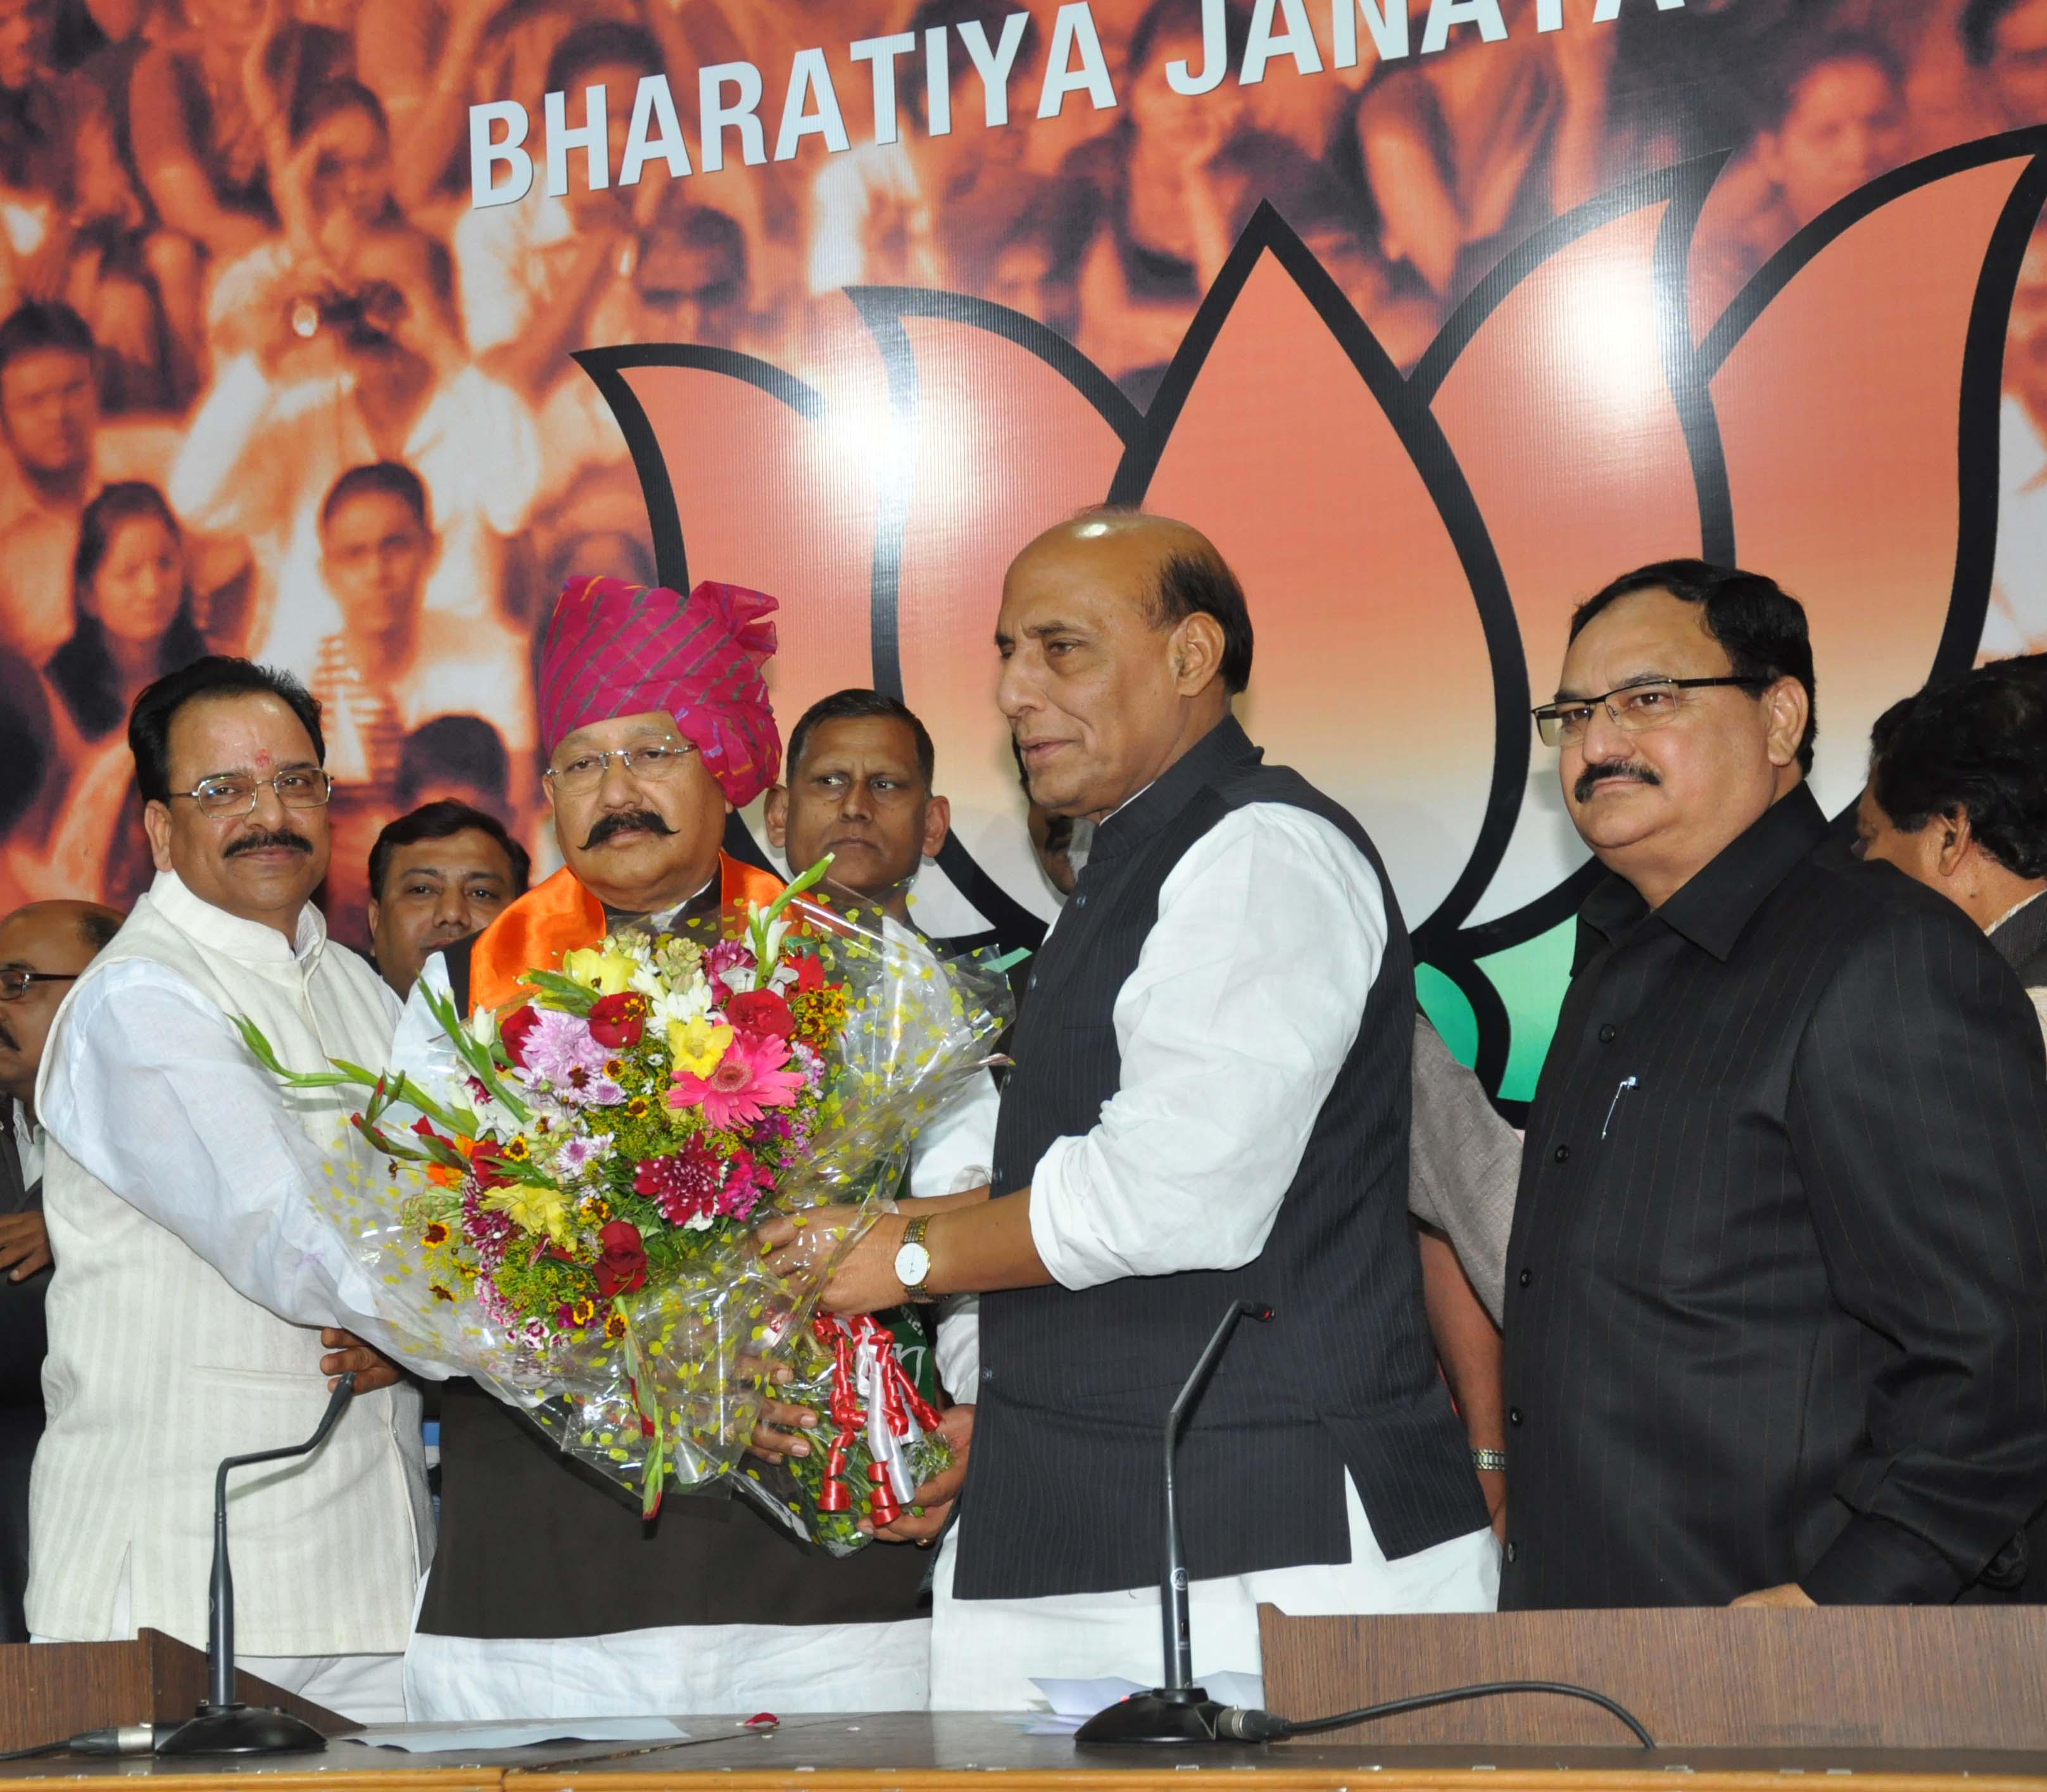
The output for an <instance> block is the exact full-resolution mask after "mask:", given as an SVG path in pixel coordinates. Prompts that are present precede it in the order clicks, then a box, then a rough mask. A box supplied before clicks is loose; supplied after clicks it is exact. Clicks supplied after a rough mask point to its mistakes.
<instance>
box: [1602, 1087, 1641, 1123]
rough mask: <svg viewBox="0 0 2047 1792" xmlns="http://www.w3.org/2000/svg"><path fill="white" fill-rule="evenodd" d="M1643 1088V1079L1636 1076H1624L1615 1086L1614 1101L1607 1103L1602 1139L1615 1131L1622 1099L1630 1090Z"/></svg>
mask: <svg viewBox="0 0 2047 1792" xmlns="http://www.w3.org/2000/svg"><path fill="white" fill-rule="evenodd" d="M1640 1087H1642V1083H1641V1079H1639V1077H1634V1076H1623V1078H1621V1079H1620V1080H1619V1082H1618V1083H1616V1084H1615V1085H1614V1086H1613V1099H1612V1101H1610V1102H1608V1103H1607V1109H1606V1118H1605V1119H1604V1121H1602V1122H1600V1137H1601V1138H1604V1137H1606V1135H1607V1134H1608V1133H1610V1132H1612V1130H1613V1117H1614V1114H1616V1112H1617V1111H1618V1110H1619V1106H1620V1098H1621V1097H1622V1096H1623V1095H1626V1094H1627V1091H1629V1090H1630V1089H1639V1088H1640Z"/></svg>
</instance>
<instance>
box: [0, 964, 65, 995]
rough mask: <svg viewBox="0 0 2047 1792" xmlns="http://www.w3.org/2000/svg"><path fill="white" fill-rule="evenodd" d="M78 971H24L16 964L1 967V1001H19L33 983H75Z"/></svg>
mask: <svg viewBox="0 0 2047 1792" xmlns="http://www.w3.org/2000/svg"><path fill="white" fill-rule="evenodd" d="M79 975H81V973H80V972H79V971H24V970H21V968H19V967H16V966H9V967H5V968H0V1002H19V1001H20V1000H21V998H22V997H23V996H25V995H26V994H28V993H29V985H30V984H31V983H75V982H76V981H77V980H78V979H79Z"/></svg>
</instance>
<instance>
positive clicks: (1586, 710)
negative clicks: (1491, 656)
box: [1530, 676, 1775, 747]
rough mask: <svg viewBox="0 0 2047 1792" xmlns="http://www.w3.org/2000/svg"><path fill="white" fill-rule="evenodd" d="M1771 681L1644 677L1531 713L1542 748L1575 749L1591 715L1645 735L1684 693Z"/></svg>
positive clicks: (1766, 686) (1671, 713)
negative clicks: (1597, 714)
mask: <svg viewBox="0 0 2047 1792" xmlns="http://www.w3.org/2000/svg"><path fill="white" fill-rule="evenodd" d="M1774 682H1775V681H1774V679H1770V678H1736V677H1733V676H1729V677H1728V678H1645V679H1643V681H1642V682H1640V683H1639V684H1635V685H1622V686H1619V687H1618V688H1616V689H1613V690H1610V691H1608V692H1607V693H1605V694H1604V695H1603V696H1600V697H1573V698H1572V699H1571V700H1570V701H1569V702H1568V703H1546V704H1544V705H1542V708H1540V709H1534V710H1531V711H1530V714H1531V715H1533V716H1534V718H1535V731H1536V732H1537V733H1538V734H1539V735H1541V736H1542V744H1543V745H1544V746H1545V747H1575V746H1576V745H1577V743H1578V742H1580V741H1581V740H1584V739H1585V730H1586V729H1587V728H1590V727H1591V726H1592V713H1593V712H1594V711H1595V710H1597V709H1604V710H1605V712H1606V713H1608V715H1609V716H1612V718H1613V725H1614V726H1615V727H1616V728H1619V730H1620V731H1621V732H1623V734H1646V733H1647V732H1648V731H1649V730H1650V728H1661V727H1662V725H1663V724H1665V723H1666V722H1667V721H1669V720H1670V718H1671V717H1672V716H1675V715H1676V714H1677V711H1678V709H1679V708H1680V707H1681V705H1683V703H1684V701H1685V698H1684V693H1685V692H1686V691H1689V690H1711V689H1713V688H1714V687H1716V686H1720V685H1732V686H1739V688H1740V689H1743V690H1767V689H1769V688H1770V686H1771V685H1772V684H1773V683H1774Z"/></svg>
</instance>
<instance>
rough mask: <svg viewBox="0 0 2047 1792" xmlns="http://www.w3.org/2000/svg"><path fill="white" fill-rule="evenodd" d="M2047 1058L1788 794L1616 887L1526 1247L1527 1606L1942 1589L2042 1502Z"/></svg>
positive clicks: (1521, 1407)
mask: <svg viewBox="0 0 2047 1792" xmlns="http://www.w3.org/2000/svg"><path fill="white" fill-rule="evenodd" d="M2043 1287H2047V1070H2043V1060H2042V1051H2041V1032H2040V1027H2039V1024H2038V1022H2037V1021H2036V1020H2035V1019H2034V1018H2033V1010H2032V1008H2031V1006H2030V1004H2029V1003H2028V1002H2027V1001H2026V997H2025V995H2024V994H2023V992H2022V990H2021V988H2020V987H2019V985H2018V982H2017V981H2016V979H2014V977H2013V976H2012V975H2011V972H2010V970H2009V969H2008V968H2007V967H2006V965H2005V964H2004V963H2003V961H2002V960H2001V959H2000V958H1999V956H1998V954H1997V953H1996V952H1995V951H1993V950H1992V949H1991V946H1990V944H1989V943H1988V942H1987V940H1985V939H1984V937H1983V933H1982V932H1981V930H1980V929H1978V928H1977V927H1976V926H1975V925H1974V924H1973V923H1972V922H1971V921H1969V920H1968V917H1966V916H1965V915H1964V914H1963V913H1962V912H1961V911H1960V910H1959V909H1958V908H1956V907H1955V906H1954V905H1953V904H1952V903H1950V902H1948V901H1947V900H1946V899H1945V898H1943V897H1941V896H1939V895H1937V894H1935V893H1934V892H1933V891H1931V890H1925V889H1924V888H1922V887H1921V886H1919V885H1917V884H1916V883H1914V882H1912V881H1911V880H1910V879H1908V878H1906V876H1904V875H1902V873H1900V872H1898V871H1895V870H1894V869H1893V868H1892V867H1889V866H1885V865H1875V864H1867V865H1866V864H1861V863H1857V862H1855V860H1854V859H1852V858H1851V857H1850V856H1848V855H1847V854H1846V853H1845V852H1843V851H1842V850H1841V849H1840V847H1839V846H1838V845H1837V844H1832V843H1829V842H1828V840H1827V826H1826V821H1825V817H1824V816H1823V815H1822V813H1821V810H1820V808H1819V805H1818V804H1817V802H1815V801H1814V800H1813V797H1812V795H1811V794H1810V793H1809V791H1808V790H1805V789H1803V788H1801V789H1799V790H1795V791H1794V792H1793V793H1792V794H1790V795H1789V796H1787V797H1786V798H1784V799H1783V800H1782V801H1779V802H1778V803H1777V804H1776V805H1774V807H1773V808H1771V809H1770V810H1769V811H1768V812H1767V813H1766V814H1764V815H1763V817H1762V818H1761V819H1760V820H1759V821H1757V822H1756V823H1755V825H1753V826H1751V828H1749V829H1748V830H1747V832H1745V833H1743V835H1742V836H1740V837H1739V839H1737V840H1736V841H1734V843H1733V844H1732V845H1730V846H1728V848H1726V849H1725V850H1724V852H1722V853H1721V854H1720V855H1719V856H1718V857H1717V858H1716V859H1714V860H1713V861H1712V863H1711V864H1709V865H1708V866H1707V867H1705V870H1703V871H1701V872H1699V873H1698V874H1697V875H1696V876H1695V877H1693V879H1691V880H1690V882H1688V883H1686V884H1685V886H1683V888H1682V889H1681V890H1679V891H1678V892H1677V894H1675V895H1674V896H1673V897H1672V898H1670V900H1669V901H1668V902H1666V903H1665V904H1664V905H1663V906H1662V908H1660V909H1658V910H1655V911H1654V912H1651V911H1650V910H1649V909H1648V908H1647V906H1646V905H1645V904H1644V902H1643V899H1642V898H1641V897H1640V895H1639V894H1637V893H1636V891H1635V890H1634V889H1633V888H1632V887H1631V886H1630V885H1628V884H1627V883H1626V882H1623V880H1622V879H1619V878H1617V877H1608V879H1605V880H1604V882H1602V883H1601V884H1600V885H1599V886H1598V887H1596V889H1595V890H1594V891H1593V892H1592V895H1591V896H1590V897H1589V898H1588V899H1587V901H1586V902H1585V907H1584V909H1583V910H1582V911H1581V916H1580V926H1579V942H1578V954H1577V969H1576V972H1575V975H1574V977H1573V982H1572V985H1571V988H1570V991H1569V994H1568V995H1567V996H1566V998H1565V1002H1564V1005H1563V1010H1562V1013H1561V1016H1560V1017H1559V1019H1558V1027H1557V1033H1556V1037H1555V1041H1554V1045H1552V1046H1551V1048H1550V1055H1549V1059H1548V1061H1547V1062H1546V1064H1545V1065H1544V1067H1543V1071H1542V1079H1541V1081H1540V1083H1539V1084H1538V1087H1537V1091H1536V1095H1535V1100H1534V1105H1533V1106H1532V1108H1531V1110H1530V1115H1529V1126H1528V1135H1527V1149H1526V1152H1525V1153H1524V1157H1523V1171H1522V1177H1521V1186H1520V1192H1519V1203H1518V1207H1517V1209H1516V1211H1515V1221H1514V1230H1513V1234H1512V1237H1511V1242H1510V1244H1509V1248H1508V1258H1507V1325H1506V1332H1507V1337H1506V1390H1507V1404H1508V1409H1509V1410H1508V1414H1507V1419H1508V1429H1507V1449H1508V1462H1509V1468H1508V1473H1509V1479H1510V1484H1511V1488H1512V1493H1511V1497H1510V1499H1509V1500H1508V1502H1507V1518H1508V1532H1509V1539H1510V1541H1509V1543H1508V1546H1507V1566H1506V1570H1505V1575H1504V1579H1503V1585H1502V1587H1501V1596H1500V1604H1501V1605H1502V1607H1503V1609H1507V1608H1523V1609H1527V1608H1538V1607H1556V1606H1598V1605H1719V1604H1722V1603H1724V1602H1725V1601H1728V1600H1731V1599H1733V1598H1735V1597H1737V1596H1738V1595H1739V1594H1741V1593H1749V1592H1753V1591H1755V1590H1757V1589H1761V1588H1765V1587H1770V1586H1775V1585H1782V1584H1783V1583H1786V1582H1797V1583H1798V1584H1799V1585H1801V1586H1802V1587H1803V1588H1804V1589H1805V1591H1806V1592H1807V1593H1809V1594H1810V1595H1811V1596H1812V1597H1813V1598H1814V1599H1816V1600H1818V1601H1821V1603H1822V1604H1827V1603H1886V1604H1888V1603H1912V1602H1919V1601H1948V1600H1952V1599H1954V1598H1956V1597H1959V1596H1960V1595H1961V1594H1962V1593H1964V1590H1965V1589H1968V1588H1969V1587H1970V1586H1971V1585H1972V1583H1973V1582H1976V1581H1977V1580H1978V1578H1979V1576H1981V1575H1982V1574H1983V1572H1984V1570H1986V1568H1987V1567H1989V1566H1990V1565H1991V1563H1992V1561H1993V1558H1996V1557H1997V1556H1998V1555H1999V1551H2001V1550H2005V1551H2008V1548H2009V1546H2010V1544H2011V1542H2012V1539H2014V1534H2015V1533H2017V1532H2018V1531H2020V1530H2021V1528H2022V1527H2023V1526H2024V1525H2025V1524H2026V1521H2027V1520H2028V1519H2029V1518H2030V1517H2031V1516H2033V1514H2034V1513H2035V1512H2037V1511H2038V1510H2039V1509H2040V1508H2041V1506H2042V1505H2043V1504H2047V1300H2042V1298H2041V1289H2042V1288H2043Z"/></svg>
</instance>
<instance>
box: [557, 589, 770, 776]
mask: <svg viewBox="0 0 2047 1792" xmlns="http://www.w3.org/2000/svg"><path fill="white" fill-rule="evenodd" d="M775 608H777V605H776V601H775V600H774V599H773V598H772V597H768V595H767V594H766V593H764V592H760V591H748V590H746V589H744V588H743V587H741V586H739V585H714V584H712V583H710V581H705V582H704V583H703V584H702V585H698V587H697V588H696V589H695V590H694V591H692V592H691V593H690V594H689V596H688V597H680V596H679V595H678V594H677V593H675V592H672V591H669V590H667V589H664V588H663V587H661V586H659V585H655V586H648V585H628V584H627V583H626V582H625V581H624V580H623V579H614V578H573V579H571V580H570V581H569V582H568V583H567V585H564V586H563V588H562V594H561V597H559V599H558V600H557V601H556V602H555V613H554V615H553V616H551V618H550V619H549V620H548V631H547V635H546V638H545V639H544V640H543V641H542V642H541V643H540V743H541V745H542V746H543V747H544V748H545V749H546V750H547V751H548V752H550V753H551V752H552V751H554V750H555V747H556V746H557V745H558V744H559V743H560V741H561V740H562V737H563V736H564V735H568V734H573V733H574V732H575V731H576V730H577V729H578V728H587V727H589V726H590V724H591V723H593V722H602V721H608V720H609V719H610V718H611V717H613V716H637V715H639V714H641V713H643V712H645V711H648V710H653V709H659V710H661V711H664V712H665V713H667V714H669V715H672V716H674V717H675V725H676V726H677V727H678V728H680V729H681V730H682V731H683V735H684V736H685V737H686V738H687V739H688V740H691V741H692V742H693V743H695V746H696V748H697V750H698V751H699V752H700V753H702V755H703V758H704V763H705V765H706V766H707V767H709V768H710V774H711V775H712V776H713V777H714V778H716V779H717V780H718V783H719V785H720V786H722V788H723V790H724V791H725V794H726V800H727V801H729V802H730V803H731V804H732V805H733V807H734V808H743V807H744V806H745V805H746V804H748V803H749V802H751V801H753V798H756V797H757V796H758V795H759V794H760V793H761V792H762V791H763V790H766V789H767V788H768V786H769V785H771V784H772V783H773V782H775V774H776V772H777V771H778V770H780V769H781V764H782V737H781V736H780V734H779V733H777V732H776V728H775V713H774V712H773V711H772V709H769V708H768V686H767V684H766V682H765V681H764V680H763V678H761V676H760V668H761V667H762V666H764V665H765V664H766V663H767V662H768V657H769V656H770V655H772V653H773V652H774V651H775V625H774V624H773V623H772V622H770V621H768V620H767V619H768V612H770V611H772V610H773V609H775Z"/></svg>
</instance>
